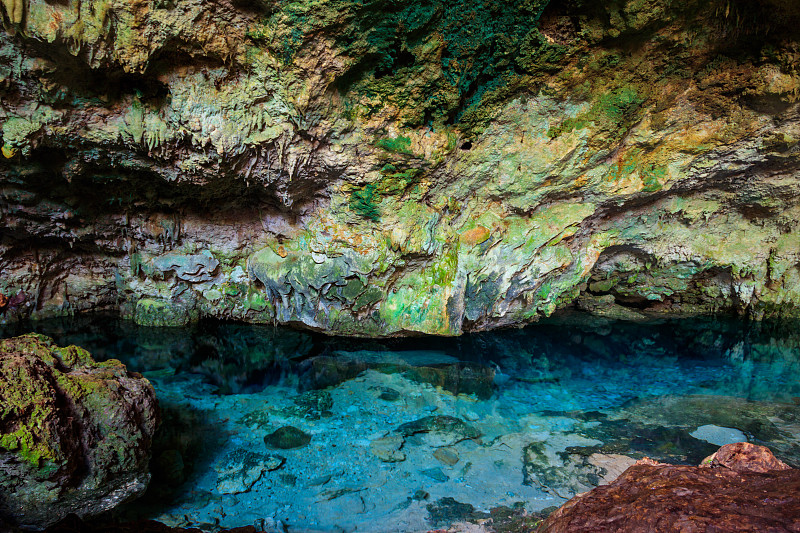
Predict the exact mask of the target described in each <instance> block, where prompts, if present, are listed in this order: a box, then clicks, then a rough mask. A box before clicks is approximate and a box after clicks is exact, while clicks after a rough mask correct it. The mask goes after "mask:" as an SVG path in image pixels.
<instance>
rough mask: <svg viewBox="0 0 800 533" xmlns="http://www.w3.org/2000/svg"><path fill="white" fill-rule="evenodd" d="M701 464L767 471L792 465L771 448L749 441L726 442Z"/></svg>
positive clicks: (745, 470) (750, 470)
mask: <svg viewBox="0 0 800 533" xmlns="http://www.w3.org/2000/svg"><path fill="white" fill-rule="evenodd" d="M701 466H709V467H712V468H716V467H726V468H730V469H731V470H735V471H737V472H760V473H762V474H763V473H766V472H771V471H773V470H789V469H790V467H789V465H787V464H786V463H784V462H783V461H781V460H780V459H778V458H777V457H775V456H774V455H772V452H771V451H769V448H765V447H764V446H757V445H755V444H750V443H749V442H737V443H735V444H726V445H725V446H723V447H722V448H720V449H719V450H717V452H716V453H715V454H713V455H710V456H709V457H706V458H705V459H704V460H703V463H702V465H701Z"/></svg>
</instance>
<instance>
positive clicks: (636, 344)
mask: <svg viewBox="0 0 800 533" xmlns="http://www.w3.org/2000/svg"><path fill="white" fill-rule="evenodd" d="M31 330H36V331H39V332H41V333H45V334H47V335H50V336H52V337H53V338H55V340H56V341H57V342H58V343H60V344H79V345H81V346H84V347H85V348H87V349H89V350H90V351H91V352H92V353H93V355H94V357H95V358H96V359H98V360H103V359H108V358H116V359H120V360H121V361H123V362H124V363H125V364H127V365H128V367H129V368H130V369H132V370H135V371H138V372H142V373H143V374H144V375H145V376H146V377H147V378H148V379H150V380H151V381H152V382H153V384H154V386H155V388H156V391H157V394H158V397H159V401H160V405H161V408H162V412H163V413H162V418H163V422H162V426H161V429H160V430H159V435H158V438H157V442H156V446H155V448H156V449H155V453H154V458H153V462H152V471H153V482H152V484H151V487H150V489H149V491H148V493H147V495H146V496H145V497H144V498H142V499H141V500H139V501H137V502H134V503H131V504H128V505H127V506H126V507H124V508H123V509H120V510H118V511H115V515H114V518H115V519H128V518H153V519H157V520H160V521H162V522H165V523H167V524H170V525H181V526H194V527H202V528H203V529H209V530H213V529H214V528H218V527H236V526H242V525H249V524H254V525H256V526H257V527H259V528H264V529H266V530H275V531H296V532H299V531H355V530H358V531H371V532H380V531H425V530H428V529H433V528H437V527H446V526H449V525H451V524H453V523H456V522H459V521H478V520H481V519H484V518H489V517H491V518H493V519H494V520H495V523H496V524H498V523H503V521H506V522H507V521H509V520H512V518H513V517H516V518H515V519H521V520H524V518H521V517H525V516H527V515H531V516H535V515H536V514H537V513H542V512H545V513H546V512H547V510H548V508H551V507H553V506H557V505H560V504H562V503H563V502H564V501H565V500H566V499H567V498H569V497H571V496H572V495H574V494H575V493H577V492H583V491H585V490H587V489H589V488H591V487H592V486H595V485H597V484H599V483H603V482H604V481H607V480H610V479H613V477H614V476H616V475H617V474H618V473H619V472H620V471H622V470H624V468H626V467H627V466H628V465H629V464H630V463H631V462H632V461H633V460H635V459H636V458H641V457H644V456H649V457H652V458H654V459H657V460H661V461H665V462H672V463H689V464H697V463H699V462H700V461H701V460H702V459H703V458H704V457H705V456H707V455H709V454H710V453H712V452H714V451H715V450H716V449H717V448H718V446H719V445H721V444H725V443H726V442H735V441H738V440H744V439H746V440H749V441H751V442H755V443H758V444H765V445H767V446H769V447H770V448H772V449H773V451H774V452H775V454H776V455H777V456H778V457H779V458H781V459H783V460H784V461H786V462H787V463H789V464H791V465H793V466H796V467H798V466H800V379H799V378H798V376H800V349H799V348H798V347H799V346H800V328H798V324H796V323H795V324H791V323H790V324H787V323H781V324H776V323H763V324H755V323H746V322H741V321H712V320H701V319H691V320H688V319H687V320H680V321H665V322H658V323H649V324H631V323H624V322H609V321H606V320H602V319H598V318H590V317H586V316H581V315H562V316H560V317H558V318H555V319H551V320H549V321H547V322H546V323H541V324H538V325H535V326H531V327H528V328H525V329H521V330H511V331H500V332H493V333H486V334H480V335H470V336H464V337H461V338H458V339H441V338H421V339H406V340H386V341H365V340H352V339H331V338H325V337H322V336H317V335H312V334H309V333H304V332H297V331H292V330H288V329H280V328H273V327H271V326H258V325H242V324H231V323H221V322H204V323H201V324H199V325H196V326H193V327H190V328H170V329H153V328H144V327H139V326H135V325H133V324H131V323H128V322H123V321H120V320H117V319H115V318H112V317H104V316H92V317H83V318H74V319H65V320H56V321H46V322H41V323H38V324H33V325H30V324H28V325H18V326H14V327H6V329H5V331H3V335H4V336H9V335H14V334H19V333H25V332H28V331H31ZM287 427H288V428H289V429H286V428H287ZM282 428H284V429H282ZM295 445H296V446H297V447H287V446H295Z"/></svg>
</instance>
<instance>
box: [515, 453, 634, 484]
mask: <svg viewBox="0 0 800 533" xmlns="http://www.w3.org/2000/svg"><path fill="white" fill-rule="evenodd" d="M594 449H595V448H594V447H587V448H582V447H569V448H567V451H565V452H556V451H554V450H553V449H551V448H550V447H548V446H547V443H545V442H532V443H530V444H528V445H527V446H525V448H523V456H522V464H523V467H522V474H523V483H524V484H525V485H532V486H538V487H541V488H542V489H543V490H545V491H547V492H550V493H552V494H554V495H556V496H558V497H560V498H568V497H572V496H574V495H575V494H579V493H581V492H585V491H587V490H589V489H591V488H593V487H596V486H598V485H604V484H607V483H610V482H611V481H613V480H615V479H616V478H617V476H619V475H620V474H621V473H622V472H623V471H624V470H625V469H626V468H628V467H629V466H631V465H633V464H634V463H635V462H636V459H633V458H631V457H628V456H625V455H620V454H608V453H592V452H593V450H594Z"/></svg>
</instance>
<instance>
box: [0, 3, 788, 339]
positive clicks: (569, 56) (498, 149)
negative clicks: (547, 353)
mask: <svg viewBox="0 0 800 533" xmlns="http://www.w3.org/2000/svg"><path fill="white" fill-rule="evenodd" d="M0 18H2V24H3V31H2V32H0V130H2V156H1V157H0V220H2V227H3V231H2V235H1V236H0V272H1V273H2V274H0V293H1V294H2V295H3V298H2V299H0V320H4V321H7V320H14V319H16V318H17V317H19V316H33V317H46V316H54V315H63V314H69V313H74V312H80V311H85V310H96V309H119V310H120V311H121V312H122V314H123V315H124V316H127V317H131V318H134V319H136V320H137V321H139V322H140V323H144V324H153V325H175V324H184V323H187V322H190V321H193V320H196V319H197V318H198V317H201V316H214V317H223V318H235V319H241V320H245V321H250V322H280V323H291V324H296V325H302V326H305V327H308V328H312V329H315V330H322V331H326V332H330V333H338V334H347V335H366V336H392V335H402V334H407V333H432V334H441V335H457V334H460V333H462V332H465V331H475V330H482V329H489V328H494V327H498V326H504V325H516V324H522V323H526V322H530V321H533V320H536V319H537V318H538V317H541V316H543V315H548V314H550V313H552V312H553V311H554V310H556V309H558V308H560V307H565V306H569V305H576V306H578V307H580V308H582V309H586V310H589V311H592V312H596V313H599V314H603V315H606V316H616V317H619V316H621V317H629V318H631V317H633V318H635V317H641V316H642V314H643V313H647V312H659V313H672V314H675V313H685V314H694V313H708V312H715V311H733V312H738V313H743V314H746V315H748V316H751V317H755V318H760V317H764V316H772V315H777V316H796V315H797V314H798V305H799V304H800V266H798V265H799V264H800V249H799V248H800V246H799V245H798V242H800V234H799V232H800V230H798V218H799V217H798V215H799V214H800V205H799V204H798V196H799V195H800V185H798V178H797V176H798V168H800V160H799V159H798V154H800V146H799V145H798V141H800V107H799V106H798V98H800V71H798V64H800V60H799V59H800V39H798V31H797V28H798V27H800V24H799V23H800V8H798V6H797V3H796V2H793V1H791V0H765V1H763V2H756V1H755V0H711V1H708V0H688V1H687V2H681V3H675V2H670V1H668V0H609V1H606V2H591V1H587V0H549V1H548V0H524V1H523V0H512V1H508V2H497V1H494V0H477V1H473V0H470V1H466V0H456V1H454V2H448V3H433V4H420V3H419V2H412V1H408V0H401V1H400V2H395V1H392V2H389V1H388V0H378V1H376V2H370V3H363V2H357V1H353V0H323V1H320V2H299V1H298V2H293V1H288V0H286V1H282V0H252V1H244V0H186V1H182V2H174V1H169V0H136V1H121V0H103V1H99V2H78V1H75V0H67V1H63V2H48V1H45V0H27V1H18V0H4V1H3V2H2V4H0Z"/></svg>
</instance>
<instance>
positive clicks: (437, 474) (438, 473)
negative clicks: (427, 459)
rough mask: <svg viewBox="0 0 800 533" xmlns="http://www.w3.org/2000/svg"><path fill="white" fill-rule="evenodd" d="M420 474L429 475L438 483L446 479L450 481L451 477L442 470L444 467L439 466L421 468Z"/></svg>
mask: <svg viewBox="0 0 800 533" xmlns="http://www.w3.org/2000/svg"><path fill="white" fill-rule="evenodd" d="M420 474H422V475H423V476H426V477H429V478H431V479H432V480H434V481H435V482H437V483H444V482H445V481H450V477H449V476H448V475H447V474H445V473H444V472H442V469H441V468H439V467H438V466H437V467H435V468H427V469H425V470H420Z"/></svg>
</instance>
